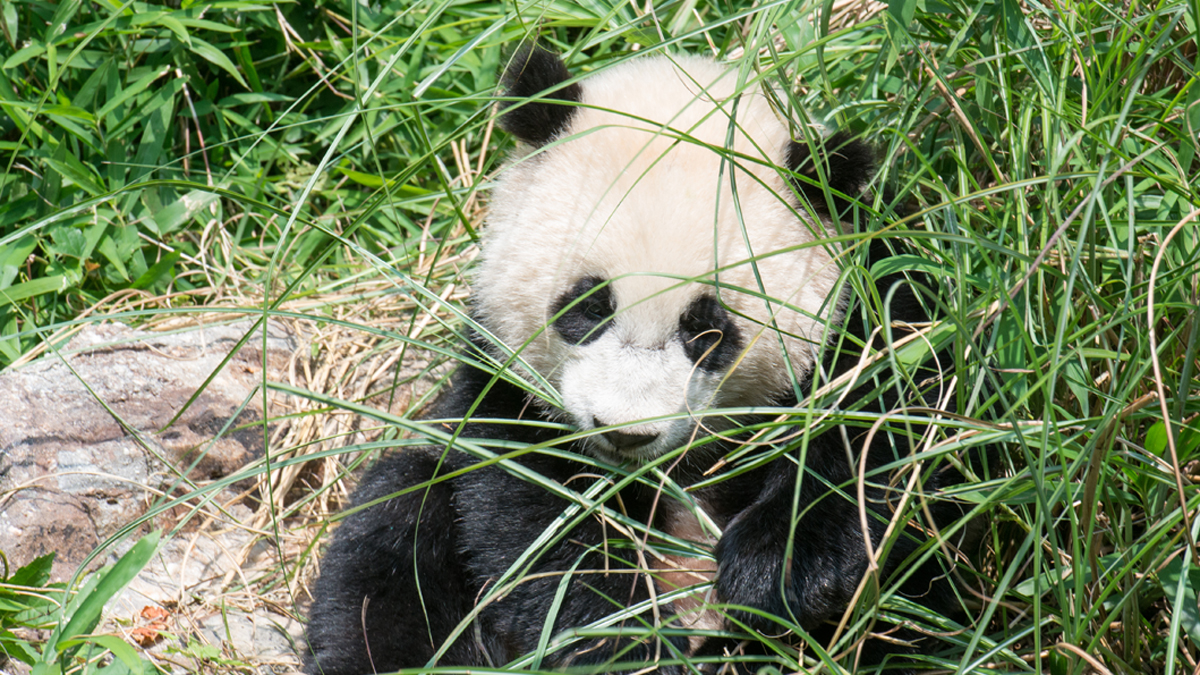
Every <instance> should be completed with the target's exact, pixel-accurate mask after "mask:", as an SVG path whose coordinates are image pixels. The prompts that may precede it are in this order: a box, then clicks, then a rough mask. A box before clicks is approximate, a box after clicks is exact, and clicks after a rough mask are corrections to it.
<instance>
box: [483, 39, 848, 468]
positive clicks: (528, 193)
mask: <svg viewBox="0 0 1200 675" xmlns="http://www.w3.org/2000/svg"><path fill="white" fill-rule="evenodd" d="M751 75H753V73H751ZM570 78H571V76H570V74H569V73H568V71H567V69H566V68H565V66H564V65H563V64H562V62H561V61H560V60H559V59H558V58H557V57H556V56H554V55H552V54H550V53H549V52H546V51H544V50H541V49H539V48H532V49H525V50H522V51H521V52H519V53H518V54H517V55H516V56H515V57H514V59H513V62H512V64H511V65H510V67H509V69H508V71H507V73H506V74H505V78H504V79H505V86H506V90H507V94H508V95H509V96H511V97H516V98H522V99H524V98H531V100H529V101H523V102H516V103H511V104H509V105H508V106H507V107H506V108H505V110H504V113H503V115H502V118H501V124H502V126H503V127H504V128H505V129H506V130H508V131H509V132H510V133H512V134H514V135H515V136H516V137H517V138H518V140H520V141H521V142H522V149H523V153H522V156H521V157H520V158H518V159H516V160H515V161H513V162H512V163H511V164H510V165H509V166H507V167H506V168H505V169H504V171H503V172H502V175H501V177H500V178H499V180H498V181H497V183H496V185H495V188H494V190H493V193H492V198H491V206H490V215H489V217H488V224H487V228H486V231H485V235H484V245H483V254H482V259H481V261H480V263H479V265H478V270H477V274H476V277H475V285H474V288H473V293H474V302H475V310H476V314H477V316H478V318H479V321H480V323H481V324H482V325H483V326H484V327H485V328H486V329H487V330H488V331H489V332H491V333H492V334H493V335H494V336H496V337H497V338H499V339H500V340H502V341H503V342H504V343H505V344H506V345H507V346H508V347H509V348H511V349H512V350H514V351H517V352H519V353H520V355H521V357H522V358H523V359H524V361H525V362H526V363H527V364H528V365H529V366H530V367H531V368H533V369H534V370H536V371H537V372H538V373H539V374H540V375H541V376H543V377H544V378H546V379H547V380H548V381H549V382H550V383H551V384H553V385H554V386H555V387H556V388H557V389H558V391H559V393H560V394H561V396H562V409H561V410H556V411H552V412H556V413H559V414H561V413H565V415H566V418H567V420H568V421H569V422H570V423H572V424H574V425H576V426H577V427H578V428H580V429H581V430H589V429H593V428H599V427H610V426H616V427H619V428H617V429H613V430H609V431H607V432H605V433H597V434H594V435H593V436H592V437H591V439H590V440H591V448H592V450H593V451H594V452H595V453H596V454H597V455H599V456H601V457H605V458H608V459H611V460H646V459H650V458H653V457H655V456H657V455H660V454H662V453H664V452H667V451H669V450H672V449H674V448H678V447H680V446H682V445H684V444H686V443H687V442H688V440H689V438H691V437H692V435H693V433H694V431H695V430H696V427H697V422H698V420H699V419H701V418H702V416H703V413H704V412H705V411H706V410H708V409H712V408H716V407H741V406H755V405H770V404H772V403H776V402H778V401H780V400H781V399H784V398H785V397H786V396H787V395H788V394H789V393H790V392H792V391H793V389H792V387H793V381H794V379H793V375H795V377H796V378H801V379H802V378H804V377H805V376H807V374H808V373H809V372H810V371H811V369H812V367H813V365H814V361H815V359H816V354H817V352H818V350H819V347H820V345H821V343H822V342H823V341H824V340H825V339H826V336H827V333H828V330H827V329H828V326H829V325H830V323H831V322H836V321H838V320H839V319H840V313H841V308H840V303H839V297H840V293H839V292H838V291H839V288H838V286H839V284H838V279H839V270H838V266H837V264H836V262H835V259H834V257H835V256H836V255H837V249H836V248H835V247H833V246H832V245H830V243H829V242H828V241H824V240H825V239H827V238H828V237H829V234H830V232H831V231H832V226H831V224H830V222H829V221H828V218H827V216H818V217H813V216H811V215H808V214H809V213H820V211H810V209H809V208H808V207H806V206H802V205H801V201H802V199H801V197H800V196H799V195H801V194H804V193H805V191H806V190H807V191H808V192H809V193H810V195H811V196H812V197H813V199H812V202H813V203H814V204H816V206H817V208H818V209H820V207H821V205H822V204H825V203H827V201H826V199H825V196H824V193H823V192H822V190H821V188H820V186H814V185H813V184H812V183H811V182H808V181H796V180H795V179H794V176H795V173H797V172H799V173H801V174H805V173H807V174H809V175H812V176H817V175H821V176H823V177H824V178H825V180H826V183H827V184H829V185H831V186H832V187H834V188H835V189H836V190H837V191H839V192H842V193H844V194H849V195H853V194H854V193H856V192H857V191H859V190H860V189H861V188H862V186H863V184H864V183H865V182H866V180H867V179H868V178H869V175H870V172H871V166H870V151H869V149H868V148H866V146H863V145H861V144H856V143H849V144H845V143H843V144H840V147H831V148H830V150H829V154H828V156H826V157H823V158H822V160H821V161H822V167H823V170H822V171H817V170H816V167H815V166H814V164H815V162H813V161H811V158H810V153H809V151H808V148H809V144H808V143H807V142H796V141H794V140H793V139H792V138H791V136H790V134H789V130H788V125H787V124H786V122H785V121H784V120H782V119H780V117H779V115H778V114H777V112H776V110H775V109H774V108H773V107H772V106H771V104H770V100H769V98H768V96H767V95H765V94H764V92H763V90H762V89H761V88H760V87H758V86H754V85H750V86H747V85H746V84H745V83H744V81H743V83H742V84H740V85H739V74H738V72H737V71H736V69H735V70H730V69H727V68H725V67H722V66H720V65H718V64H716V63H714V62H713V61H711V60H708V59H704V58H699V57H688V56H649V57H643V58H638V59H633V60H631V61H628V62H626V63H624V64H621V65H619V66H616V67H612V68H609V69H607V70H604V71H602V72H599V73H596V74H594V75H592V76H589V77H587V78H584V79H582V80H580V81H578V82H575V83H571V84H566V85H564V83H565V82H567V81H568V80H570ZM743 79H744V78H743ZM547 90H551V91H549V92H548V93H546V92H547ZM789 370H790V372H789ZM622 425H624V426H622Z"/></svg>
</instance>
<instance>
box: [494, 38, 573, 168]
mask: <svg viewBox="0 0 1200 675" xmlns="http://www.w3.org/2000/svg"><path fill="white" fill-rule="evenodd" d="M570 78H571V73H570V72H569V71H568V70H567V67H566V66H565V65H564V64H563V62H562V60H561V59H559V58H558V56H557V55H556V54H554V53H552V52H549V51H547V50H545V49H542V48H541V47H539V46H537V45H535V44H532V43H527V44H525V45H523V46H522V47H521V48H520V49H518V50H517V51H516V53H515V54H513V57H512V61H511V62H510V63H509V65H508V68H506V69H505V71H504V77H503V78H501V82H502V83H503V85H504V95H505V96H509V97H511V98H520V99H532V98H535V97H537V99H536V100H532V101H507V102H505V103H502V104H501V106H500V110H501V112H502V113H503V114H502V115H501V116H500V126H501V128H503V129H504V130H505V131H507V132H508V133H510V134H512V135H513V136H516V137H517V138H519V139H521V140H522V141H524V142H526V143H529V144H530V145H533V146H539V145H545V144H546V143H549V142H550V141H551V140H553V139H554V137H555V136H556V135H557V134H558V133H559V132H561V131H563V130H564V129H566V128H567V126H568V124H570V122H571V116H572V115H574V114H575V110H576V108H575V105H574V104H578V103H579V102H580V101H581V100H582V98H583V90H582V89H581V88H580V87H579V84H578V83H572V84H569V85H567V86H565V87H560V88H558V89H555V90H554V91H552V92H550V93H548V94H546V95H544V96H539V95H540V94H542V92H545V91H546V90H547V89H551V88H553V87H555V86H556V85H560V84H562V83H563V82H566V81H567V80H568V79H570ZM560 101H561V103H560Z"/></svg>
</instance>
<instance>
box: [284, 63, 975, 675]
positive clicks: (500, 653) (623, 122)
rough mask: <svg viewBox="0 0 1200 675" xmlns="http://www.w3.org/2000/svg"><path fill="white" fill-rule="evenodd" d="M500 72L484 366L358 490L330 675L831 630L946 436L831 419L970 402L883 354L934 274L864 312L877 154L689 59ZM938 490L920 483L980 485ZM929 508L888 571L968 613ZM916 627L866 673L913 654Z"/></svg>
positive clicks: (556, 662)
mask: <svg viewBox="0 0 1200 675" xmlns="http://www.w3.org/2000/svg"><path fill="white" fill-rule="evenodd" d="M751 75H753V74H751ZM503 84H504V88H505V91H506V94H507V96H506V99H505V100H506V103H504V104H503V107H502V109H501V115H500V117H499V121H500V124H501V126H502V127H503V129H505V130H507V131H508V132H509V133H510V134H512V135H513V136H514V137H515V138H516V140H517V141H518V146H519V148H520V149H519V150H518V152H517V155H516V156H515V157H514V158H513V159H512V161H511V162H510V163H509V164H508V165H507V166H506V167H505V169H504V170H503V171H502V172H501V175H500V176H499V178H498V179H497V180H496V182H495V185H494V187H493V188H492V192H491V197H490V204H489V215H488V218H487V225H486V229H485V230H484V232H483V243H482V247H481V249H482V253H481V258H480V259H479V260H478V261H477V262H476V268H475V270H474V274H473V277H472V281H473V283H472V295H473V298H472V313H473V318H474V320H475V322H476V324H477V325H476V328H475V330H474V332H473V334H472V336H471V338H470V342H471V344H470V345H469V346H468V348H467V352H466V354H465V356H464V364H463V365H461V366H460V367H459V368H458V370H457V372H456V373H455V375H454V376H453V379H452V382H451V384H450V385H449V387H448V389H447V390H446V391H445V392H444V393H443V394H442V395H441V396H440V398H439V399H438V400H437V401H436V402H435V404H434V405H433V407H432V409H431V410H429V411H428V413H427V417H428V418H429V419H432V420H447V419H448V420H452V422H443V423H442V424H441V425H440V426H438V427H437V428H438V429H440V430H441V431H443V432H444V435H445V437H446V438H447V443H446V444H445V445H438V446H429V447H420V448H415V449H413V448H407V449H403V450H398V451H395V452H393V453H392V454H390V455H387V456H385V457H384V458H382V459H381V460H379V461H378V463H377V464H376V465H375V466H374V467H373V468H372V469H371V470H370V471H369V472H368V473H367V474H366V475H365V476H364V477H363V479H362V481H361V484H360V485H359V487H358V489H357V492H356V494H355V496H354V503H355V505H356V507H357V510H356V511H354V512H353V514H352V515H350V516H348V517H346V518H345V519H344V520H343V521H342V522H341V524H340V525H339V527H338V528H337V530H336V531H335V534H334V537H333V543H332V545H331V546H330V548H329V550H328V551H327V552H326V554H325V556H324V559H323V562H322V564H321V573H320V576H319V578H318V580H317V582H316V584H315V589H314V602H313V605H312V608H311V613H310V616H309V623H308V645H309V648H310V651H309V654H308V656H307V662H306V670H307V672H309V673H313V674H317V673H323V674H325V675H363V674H365V673H373V672H386V671H393V670H397V669H401V668H419V667H423V666H425V665H427V664H433V665H439V666H454V665H457V666H475V667H501V666H504V665H505V664H514V665H518V666H522V667H530V668H539V669H562V668H568V667H571V668H580V669H583V670H585V671H588V672H597V671H600V672H614V671H616V672H634V671H638V670H640V669H643V668H646V667H652V666H656V665H657V667H658V670H659V671H661V672H666V673H683V672H689V671H688V670H687V668H686V667H684V666H682V665H680V660H681V659H684V658H688V659H694V660H696V661H697V662H704V661H705V659H706V658H707V661H708V662H709V663H710V665H711V663H712V662H713V661H714V657H721V656H725V655H729V654H734V653H742V654H745V653H750V652H752V651H753V649H754V645H755V643H754V642H753V641H750V642H746V641H739V640H738V637H737V636H738V635H739V634H744V633H745V632H746V631H755V632H758V634H759V635H760V636H762V635H765V636H772V637H770V638H761V639H762V640H767V641H770V640H776V641H777V642H779V644H784V643H788V642H787V638H786V637H783V638H780V637H779V636H781V635H784V634H788V633H804V634H807V635H809V636H816V637H812V638H811V639H812V640H813V641H814V642H815V643H816V644H818V645H819V644H822V639H825V638H828V637H829V636H830V635H831V634H832V633H833V632H834V628H833V626H834V624H836V622H837V621H838V620H839V619H840V618H841V617H842V616H843V613H844V612H845V610H846V608H847V605H848V604H849V603H850V602H851V601H852V600H853V599H855V598H856V597H857V598H860V599H861V598H862V597H865V596H863V595H862V594H861V592H860V584H861V583H862V582H863V580H864V577H865V576H866V575H867V574H868V569H869V567H870V560H869V553H868V549H867V546H866V541H867V539H869V540H870V541H871V543H872V549H878V544H879V543H880V541H881V539H882V537H883V534H884V532H885V530H886V529H887V528H888V526H889V524H890V521H891V519H892V517H893V511H894V509H895V508H896V504H897V502H898V500H899V499H900V494H901V492H902V491H903V489H904V486H903V485H900V486H897V485H889V478H890V477H891V474H889V473H887V472H886V471H884V472H883V473H880V472H878V471H876V469H878V468H879V467H884V466H885V465H887V464H888V463H889V462H895V461H896V460H897V459H900V458H904V457H907V456H909V455H910V454H911V453H913V452H915V451H917V450H919V449H920V444H921V442H922V441H921V436H922V434H924V433H926V431H928V429H927V428H923V427H917V426H912V425H908V426H905V425H902V424H898V425H895V424H894V425H886V427H887V428H885V429H882V430H878V429H877V430H874V431H869V430H868V427H869V426H870V424H869V422H867V423H863V424H862V425H861V426H854V427H850V426H833V427H832V428H831V429H824V428H823V427H820V425H821V422H822V420H823V419H824V418H825V416H826V415H827V413H828V409H827V407H832V406H838V407H842V408H852V407H857V408H859V409H861V410H863V411H866V412H865V413H864V416H866V417H867V418H869V417H870V413H871V412H872V411H873V412H874V413H875V414H876V416H878V414H879V413H882V412H886V411H888V410H893V409H896V408H898V407H900V406H921V407H926V408H928V407H931V406H935V405H939V404H945V403H946V401H947V399H946V397H945V395H944V391H945V389H946V385H945V382H944V378H943V377H942V376H941V372H940V371H939V370H938V369H937V368H936V367H935V366H936V365H937V364H936V359H931V363H934V365H930V364H929V363H926V364H924V365H921V366H917V367H914V369H913V370H911V371H906V372H904V373H900V374H897V373H890V372H889V371H888V369H887V368H886V367H885V368H883V369H882V370H881V369H880V368H879V367H878V363H879V362H885V363H886V362H888V361H889V359H886V358H885V359H875V360H874V361H872V360H871V359H870V358H869V357H870V356H872V355H877V350H879V349H880V348H881V347H883V346H884V344H883V342H882V338H881V336H882V335H884V334H888V335H890V336H891V337H892V339H895V340H900V339H902V338H903V337H904V336H906V335H909V336H911V331H912V328H911V326H913V325H918V324H921V323H922V322H926V321H928V318H929V317H928V313H927V312H926V310H925V309H923V307H924V303H922V302H921V299H920V297H919V296H918V294H917V293H916V292H914V290H913V288H914V283H912V280H911V279H905V278H904V277H901V276H899V275H889V276H884V277H883V278H882V279H880V280H879V281H878V282H877V283H876V284H875V285H874V286H868V287H867V290H866V294H867V295H875V294H877V295H875V297H876V299H877V300H878V299H885V300H886V304H885V305H884V307H885V308H886V309H885V312H884V316H885V318H886V319H887V320H889V321H890V323H889V327H890V328H889V330H888V331H879V330H876V331H873V332H870V333H869V328H864V327H863V326H862V325H861V324H862V321H860V320H857V319H856V320H855V321H847V320H846V319H845V317H846V316H847V315H848V314H849V313H850V312H851V310H852V309H853V308H854V307H857V304H854V305H851V304H850V303H849V300H848V298H849V296H850V295H851V292H850V290H849V288H850V287H851V285H852V284H850V283H849V281H848V275H847V274H845V273H844V272H843V264H842V258H844V257H847V256H848V255H849V251H848V247H849V246H850V245H853V244H855V243H856V242H861V239H857V238H853V237H850V238H847V237H845V236H842V235H844V234H845V232H847V231H848V229H849V226H848V225H847V223H846V222H843V221H844V220H846V219H847V213H848V211H847V210H846V209H847V207H848V206H849V204H850V202H851V200H853V199H854V198H855V197H856V196H857V195H859V194H860V193H861V191H862V190H863V189H864V187H865V186H866V185H867V184H868V183H869V182H870V181H871V179H872V176H873V172H874V166H873V165H874V151H873V149H872V148H871V146H869V145H867V144H865V143H862V142H860V141H855V140H852V139H851V137H850V136H849V135H846V134H835V135H833V136H832V137H830V138H828V139H825V140H823V141H822V140H821V139H819V138H814V134H811V133H808V134H807V135H808V137H806V138H794V137H793V133H792V129H791V128H790V127H789V124H788V123H787V120H785V119H784V118H782V117H781V115H780V112H779V110H778V109H777V106H776V105H774V104H773V101H772V91H771V90H770V89H769V88H767V87H765V86H762V85H760V84H756V83H754V82H753V81H752V80H749V81H748V80H747V77H746V74H745V73H739V72H738V70H736V69H730V68H728V67H726V66H723V65H720V64H718V63H717V62H714V61H713V60H711V59H707V58H702V57H697V56H686V55H651V56H643V57H638V58H633V59H629V60H627V61H625V62H623V63H621V64H619V65H616V66H614V67H611V68H608V69H604V70H602V71H600V72H597V73H595V74H592V75H590V76H587V77H583V78H575V77H573V76H572V75H571V73H570V72H569V71H568V69H567V68H566V67H565V65H564V64H563V62H562V61H561V60H560V58H559V57H557V56H556V55H554V54H552V53H551V52H549V51H546V50H544V49H542V48H540V47H525V48H523V49H521V50H520V51H518V53H517V54H516V55H515V56H514V57H513V58H512V59H511V64H510V66H509V67H508V68H507V70H506V72H505V74H504V76H503ZM806 133H807V132H806ZM887 254H888V252H887V250H886V248H883V247H882V246H881V245H878V244H876V245H875V247H874V249H873V251H872V254H871V256H872V259H873V260H877V259H879V258H880V256H884V255H887ZM856 260H861V257H860V258H856ZM869 262H870V261H869ZM868 279H869V276H868ZM867 283H868V284H870V283H871V282H870V281H868V282H867ZM860 288H861V286H860ZM864 363H868V364H869V363H875V364H876V365H875V366H872V367H870V368H868V367H866V366H864V365H863V364H864ZM872 368H873V369H872ZM864 369H865V370H869V371H870V372H871V373H872V374H871V376H870V377H865V378H864V377H860V378H858V379H859V381H857V382H855V381H854V379H855V378H854V376H855V375H861V373H862V372H864ZM839 377H840V378H841V379H840V380H839V379H838V378H839ZM847 378H849V382H850V384H846V382H847ZM864 379H866V380H869V381H867V382H863V381H861V380H864ZM835 380H836V381H838V382H841V383H842V384H841V385H839V387H840V388H838V389H837V391H836V392H835V394H834V395H833V396H831V397H826V398H824V399H821V400H823V401H826V403H825V406H827V407H824V408H823V407H819V406H818V407H814V406H813V401H814V400H816V399H815V398H814V395H815V394H814V392H815V391H816V390H817V389H818V388H819V387H820V386H822V385H828V384H829V383H830V382H834V381H835ZM897 382H903V383H904V385H903V386H899V385H897ZM881 383H882V384H881ZM531 391H533V392H539V393H538V394H537V395H534V394H531V393H530V392H531ZM863 399H866V400H863ZM737 413H740V415H741V416H738V414H737ZM781 416H782V418H784V419H788V420H790V422H789V424H788V425H785V426H784V427H780V426H779V425H778V424H774V425H772V424H762V425H760V426H759V427H758V428H759V430H760V431H759V433H758V434H757V435H755V431H754V429H755V427H754V425H755V423H756V421H758V422H770V421H772V420H778V419H781ZM747 427H749V430H747V429H746V428H747ZM818 427H819V428H821V432H820V433H816V432H814V431H812V429H813V428H818ZM781 429H782V431H783V433H781ZM868 437H869V440H870V443H869V445H867V446H866V447H865V448H864V444H866V443H867V441H868ZM464 447H466V448H468V449H469V450H470V451H469V452H464V451H463V450H462V449H461V448H464ZM488 448H491V451H493V452H494V453H495V457H493V458H491V459H489V454H488V453H489V450H488ZM497 457H498V459H497ZM900 465H903V464H902V463H901V464H900ZM860 471H865V472H867V475H868V477H867V479H866V481H865V482H862V481H859V480H858V479H857V477H858V476H859V475H860V474H859V472H860ZM926 474H927V475H925V476H923V478H922V482H921V483H920V486H921V488H922V489H923V490H924V491H925V492H926V493H933V492H935V491H936V490H937V488H938V487H939V486H941V485H942V484H944V483H946V482H947V481H953V480H961V477H960V476H958V474H957V473H955V472H954V471H952V470H950V471H946V470H938V471H926ZM860 483H861V484H860ZM860 500H861V502H862V503H861V504H860ZM924 513H925V514H926V515H928V516H931V517H932V521H931V522H924V523H921V524H919V525H918V524H916V523H909V524H907V526H906V524H905V523H903V522H901V523H900V524H899V526H900V527H901V528H902V529H903V530H904V533H903V535H902V536H901V537H899V538H898V539H897V543H896V544H895V545H894V546H893V547H892V548H891V549H890V550H889V551H887V552H886V555H885V556H883V557H882V559H881V560H880V566H881V577H882V578H883V579H884V580H887V579H889V578H890V577H891V576H892V575H893V574H895V573H896V572H897V571H899V570H903V572H904V576H905V580H904V581H903V582H902V583H899V593H900V594H901V595H903V596H905V597H906V598H908V599H909V600H911V601H913V602H916V603H918V604H920V605H924V606H925V607H928V608H931V609H933V610H935V611H937V612H940V613H942V614H951V615H952V614H953V612H954V597H955V594H954V592H953V585H952V584H950V583H949V582H948V580H947V579H948V578H949V577H950V576H951V575H950V574H949V572H948V563H947V562H946V561H945V560H943V559H942V558H940V557H938V556H928V555H926V556H924V559H925V560H926V562H924V563H922V564H917V563H916V562H914V561H915V560H917V559H919V558H921V556H919V555H914V552H918V553H919V552H920V551H922V550H925V549H928V548H929V544H928V542H927V539H928V535H929V533H930V532H933V531H935V530H936V528H937V527H938V526H940V525H942V524H944V523H946V522H949V520H950V519H951V518H952V517H954V515H955V514H956V513H957V512H956V511H954V507H953V506H952V505H950V504H948V503H944V502H940V501H937V500H931V501H930V504H929V505H928V507H927V508H925V509H924ZM864 528H865V529H866V534H865V535H864ZM923 545H924V549H923V548H922V547H923ZM876 555H877V556H880V555H882V554H880V553H879V552H878V551H876ZM693 586H694V588H692V587H693ZM868 595H869V593H868ZM880 626H887V624H882V623H880V624H878V625H877V626H875V630H876V631H877V632H880V631H883V629H881V628H880ZM684 629H686V630H684ZM884 632H886V631H884ZM822 636H823V637H822ZM898 636H899V637H898ZM793 638H794V639H793V640H792V641H791V642H790V643H788V644H791V645H799V644H801V643H802V642H803V641H802V640H801V639H799V638H795V637H794V636H793ZM920 638H921V636H920V635H917V634H915V633H914V632H913V631H902V632H901V633H894V634H893V635H892V639H891V640H869V641H867V642H865V643H864V644H865V645H866V647H865V651H864V652H863V653H862V654H859V655H858V656H859V657H860V658H861V659H865V661H864V662H869V661H879V660H881V659H885V660H889V662H890V661H891V660H894V659H893V657H894V656H895V655H896V654H897V653H908V652H914V651H920V650H922V649H925V648H927V647H928V642H926V643H925V646H921V644H922V643H921V639H920ZM780 648H781V649H782V648H783V647H780ZM748 650H749V651H748ZM767 651H769V650H767ZM807 653H808V654H810V655H811V654H813V653H815V652H813V651H809V652H807ZM743 658H747V657H745V656H743ZM762 658H763V661H762V663H771V660H770V659H771V657H770V655H769V654H767V655H765V656H763V657H762ZM521 659H524V660H521ZM738 667H741V668H746V667H748V666H747V664H746V663H742V664H741V665H739V666H738ZM749 668H750V670H751V671H753V669H754V668H755V666H753V665H750V666H749ZM742 672H747V671H745V670H743V671H742Z"/></svg>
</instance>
